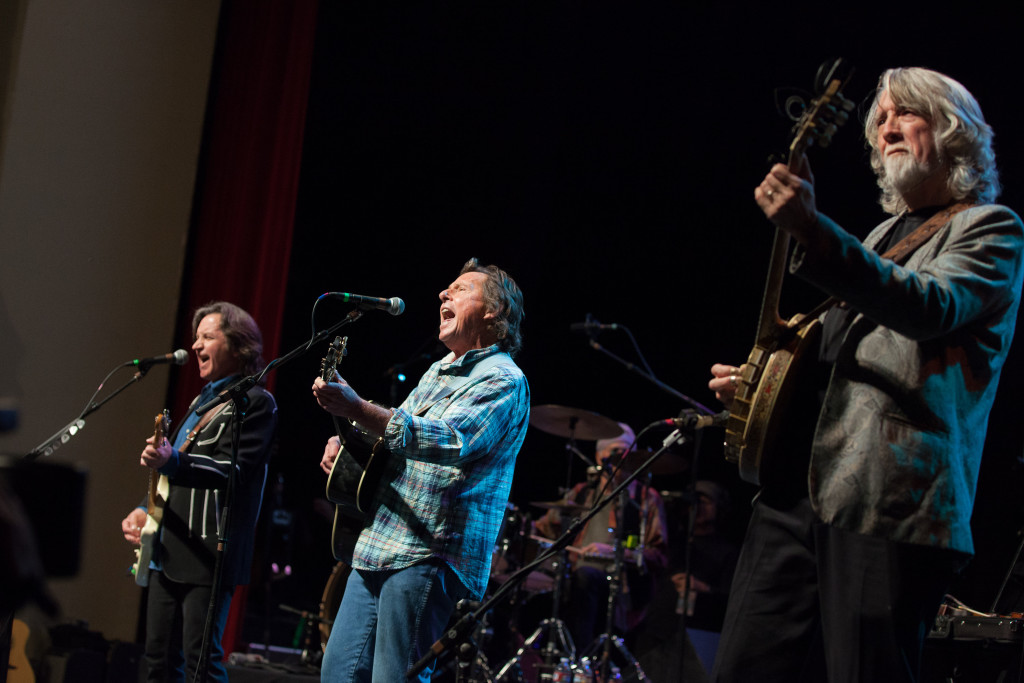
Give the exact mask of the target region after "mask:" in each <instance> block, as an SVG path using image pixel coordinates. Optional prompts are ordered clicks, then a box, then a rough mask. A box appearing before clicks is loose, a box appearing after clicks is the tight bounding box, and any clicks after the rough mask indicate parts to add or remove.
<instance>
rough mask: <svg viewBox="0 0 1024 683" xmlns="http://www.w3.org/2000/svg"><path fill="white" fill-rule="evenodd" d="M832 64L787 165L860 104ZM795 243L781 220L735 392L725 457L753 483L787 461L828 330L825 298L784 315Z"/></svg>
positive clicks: (797, 129) (827, 137)
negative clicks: (792, 418)
mask: <svg viewBox="0 0 1024 683" xmlns="http://www.w3.org/2000/svg"><path fill="white" fill-rule="evenodd" d="M826 66H827V65H823V67H822V70H821V71H819V79H818V80H819V87H818V92H819V93H820V94H819V95H818V97H817V98H815V99H812V100H811V103H810V106H809V107H808V108H807V109H806V110H805V111H804V113H803V115H802V116H801V117H800V118H799V120H798V121H797V122H796V124H795V125H794V127H793V138H792V142H791V143H790V145H789V150H788V165H789V169H790V171H793V172H796V169H797V166H798V165H799V163H800V159H801V157H802V155H803V153H804V151H805V150H806V149H807V148H808V147H809V146H810V145H811V144H812V143H813V144H817V145H818V146H819V147H825V146H827V145H828V144H829V142H830V141H831V139H832V135H833V134H834V133H835V132H836V130H837V129H838V127H839V126H841V125H842V124H843V123H845V122H846V121H847V120H848V119H849V112H850V111H851V110H852V109H853V102H851V101H850V100H848V99H846V97H844V96H843V94H842V88H843V87H844V86H845V84H846V82H847V81H848V80H849V74H847V75H846V77H845V78H841V77H840V76H838V75H837V74H838V73H839V72H840V71H841V70H842V69H843V67H844V65H843V64H842V63H841V60H836V61H835V62H833V63H832V64H831V66H830V67H828V68H826ZM788 250H789V234H788V233H786V232H785V231H783V230H780V229H778V228H777V229H776V230H775V239H774V242H773V244H772V252H771V257H770V260H769V266H768V277H767V281H766V283H765V289H764V296H763V298H762V301H761V315H760V320H759V322H758V329H757V338H756V340H755V342H754V348H753V350H752V351H751V352H750V355H749V356H748V358H747V362H746V363H744V364H743V366H742V367H741V368H740V375H739V382H738V384H737V387H736V396H735V398H734V399H733V403H732V405H731V406H730V409H729V418H728V421H727V422H726V425H725V457H726V459H727V460H729V461H731V462H735V463H737V465H738V467H739V474H740V478H741V479H743V480H744V481H747V482H750V483H752V484H764V483H765V482H766V479H768V478H771V477H773V476H776V475H778V474H781V473H782V470H783V469H785V462H784V455H783V454H781V453H778V452H776V451H777V450H778V449H776V446H777V443H778V441H779V437H780V435H781V434H783V433H786V432H787V431H788V430H789V427H788V426H787V423H786V417H787V416H786V412H785V411H786V408H787V406H788V404H789V403H790V401H791V400H792V399H793V397H794V394H795V392H796V391H797V387H798V386H800V385H801V384H802V383H803V382H804V381H805V378H806V367H807V365H809V364H808V363H803V361H804V359H805V358H806V357H807V356H811V357H812V358H813V357H814V355H815V353H816V352H815V348H816V346H817V345H818V342H819V339H820V338H821V323H820V322H819V320H818V314H820V313H821V312H822V310H823V307H822V306H819V307H818V308H817V309H815V311H813V312H812V313H809V314H807V315H802V314H797V315H795V316H793V317H792V318H790V319H789V320H783V319H782V317H781V316H780V315H779V297H780V294H781V292H782V278H783V275H784V273H785V267H786V260H787V256H788ZM808 349H810V351H808Z"/></svg>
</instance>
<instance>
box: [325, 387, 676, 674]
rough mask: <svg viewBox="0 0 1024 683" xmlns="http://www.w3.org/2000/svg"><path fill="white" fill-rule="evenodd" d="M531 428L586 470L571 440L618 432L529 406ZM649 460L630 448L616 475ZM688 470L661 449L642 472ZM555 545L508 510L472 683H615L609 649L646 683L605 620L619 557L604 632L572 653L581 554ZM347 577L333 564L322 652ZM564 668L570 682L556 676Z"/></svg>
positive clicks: (576, 510) (547, 504)
mask: <svg viewBox="0 0 1024 683" xmlns="http://www.w3.org/2000/svg"><path fill="white" fill-rule="evenodd" d="M530 426H532V427H536V428H537V429H539V430H541V431H543V432H546V433H547V434H550V435H553V436H556V437H560V438H563V439H566V451H567V453H569V454H570V455H569V460H570V465H571V459H572V457H573V456H574V455H575V456H578V457H579V458H581V459H582V460H583V461H585V462H587V463H588V465H590V466H593V465H594V463H593V462H592V461H591V459H590V458H589V457H588V456H586V455H585V454H583V453H582V452H580V451H579V450H578V449H577V447H576V441H577V440H584V441H597V440H600V439H610V438H614V437H617V436H619V435H621V434H622V427H621V426H620V425H619V424H618V423H617V422H615V421H614V420H612V419H610V418H607V417H604V416H602V415H600V414H598V413H594V412H591V411H587V410H581V409H577V408H570V407H566V406H560V405H541V406H533V407H532V408H531V414H530ZM653 453H654V452H653V450H650V449H644V448H633V449H631V450H630V451H629V452H628V453H626V455H625V456H624V457H623V461H622V467H623V469H628V470H630V471H635V470H636V469H637V468H639V467H640V466H642V465H644V464H647V463H648V460H649V459H650V457H651V456H652V455H653ZM688 465H689V461H688V459H687V458H686V457H684V455H683V454H682V453H681V452H680V451H679V450H678V449H676V450H672V449H666V450H665V451H664V452H663V453H662V454H661V455H660V456H659V457H658V458H657V459H656V460H655V461H654V462H653V463H650V464H648V467H647V471H648V472H650V473H651V474H656V475H663V474H677V473H681V472H684V471H685V470H686V469H687V467H688ZM529 505H530V507H532V508H535V509H536V510H538V511H542V512H541V513H546V512H552V511H553V512H555V513H557V514H558V515H560V516H561V518H563V519H571V518H578V517H581V516H582V515H583V514H584V513H587V512H588V511H589V510H590V508H589V507H588V506H586V505H581V504H578V503H574V502H571V501H566V500H557V501H538V502H533V503H530V504H529ZM553 543H554V541H553V540H551V539H548V538H546V537H543V536H540V535H538V534H537V533H536V530H535V528H534V524H533V521H532V520H531V518H530V515H528V514H527V513H526V512H524V511H523V510H521V509H520V508H519V507H518V506H516V505H514V504H512V503H508V504H507V505H506V508H505V515H504V519H503V521H502V526H501V529H500V532H499V536H498V540H497V542H496V544H495V547H494V552H493V555H492V558H491V575H490V590H489V592H494V591H495V590H497V589H499V588H503V587H504V588H505V589H506V590H507V593H506V590H503V591H502V593H503V594H506V597H503V598H502V600H501V601H500V602H497V603H495V606H494V609H493V610H492V611H491V612H489V613H488V614H487V615H486V616H485V617H484V619H483V620H482V623H481V627H480V628H479V629H478V630H477V633H476V635H475V640H476V641H477V642H478V643H479V644H480V646H481V651H480V653H479V655H478V656H477V659H476V666H475V667H474V672H475V673H474V674H473V677H472V678H471V680H473V681H482V682H485V683H490V682H492V681H493V682H498V681H510V682H517V683H535V682H536V683H539V682H541V681H554V680H566V681H570V680H571V681H577V680H586V681H605V680H613V679H615V678H616V676H618V669H617V668H616V667H615V666H614V663H613V661H612V657H611V650H613V649H614V650H615V651H616V652H617V655H616V656H615V657H614V660H615V661H617V662H619V663H621V664H623V666H625V667H627V669H628V670H629V672H631V673H632V678H631V680H647V678H646V676H645V675H644V673H643V670H642V669H641V668H640V664H639V663H638V662H637V661H636V659H635V658H634V657H633V656H632V654H630V653H629V651H628V650H627V649H626V646H625V644H624V643H623V640H622V638H621V637H619V636H617V635H615V634H613V633H612V629H613V626H612V617H611V615H612V613H613V611H614V603H615V601H616V600H617V598H618V594H619V592H620V591H619V581H620V578H619V577H620V576H621V573H622V569H623V566H622V556H623V553H622V552H619V551H617V552H616V553H615V557H614V558H613V559H614V560H615V561H614V563H613V564H611V565H609V567H610V568H609V575H608V581H609V585H610V588H611V590H610V591H609V596H608V610H607V615H608V619H607V624H606V628H605V632H604V633H603V634H601V636H600V637H599V638H598V639H597V640H596V641H595V642H594V643H592V644H591V645H589V646H587V647H585V648H583V649H579V650H578V649H577V647H576V644H575V643H574V642H573V638H572V635H571V634H570V632H569V629H568V627H567V625H566V623H565V621H563V619H562V618H561V617H560V611H561V610H562V609H563V606H564V605H563V603H564V602H565V600H564V598H565V595H566V592H567V585H568V584H567V582H568V581H569V580H570V571H569V570H570V563H569V558H568V552H567V551H570V550H576V551H578V550H579V549H578V548H572V547H571V546H565V547H563V548H562V549H560V550H557V551H555V550H552V545H553ZM616 545H617V546H618V547H619V548H620V549H621V547H622V542H621V539H617V542H616ZM542 557H543V561H541V562H540V563H539V564H537V566H536V567H534V568H532V569H531V570H530V571H529V572H528V573H526V576H525V577H518V578H517V579H516V583H515V585H513V586H509V587H506V586H504V584H506V583H507V582H509V581H510V580H512V577H513V576H514V575H516V576H518V570H520V569H523V568H524V567H527V566H528V565H531V564H534V563H536V562H537V560H538V559H539V558H542ZM349 572H350V569H349V567H348V566H347V565H345V564H344V563H343V562H339V563H338V565H337V566H336V567H335V569H334V572H333V573H332V574H331V577H330V579H329V580H328V582H327V586H326V587H325V589H324V593H323V597H322V599H321V602H320V613H319V615H318V618H317V619H316V621H317V622H318V624H319V632H320V642H321V646H322V647H326V645H327V639H328V637H329V636H330V632H331V627H332V624H333V619H334V615H335V614H336V613H337V610H338V607H339V605H340V604H341V597H342V593H343V591H344V586H345V581H346V580H347V577H348V574H349ZM549 603H550V604H549ZM538 609H546V610H547V614H546V616H541V614H539V613H538ZM530 628H533V630H532V632H531V633H529V634H528V635H526V634H525V632H526V631H527V630H529V629H530ZM517 646H518V647H517ZM513 648H515V650H514V651H513ZM489 660H490V661H489ZM492 662H494V663H492ZM497 662H501V663H500V664H497ZM591 663H593V669H591ZM566 666H567V667H568V671H569V673H568V674H566V673H565V672H564V671H563V670H562V669H564V668H565V667H566ZM584 670H586V671H587V672H589V673H587V674H586V676H583V677H581V675H580V673H579V672H583V671H584ZM613 670H614V673H613ZM574 672H577V673H575V674H574ZM574 675H575V676H576V677H573V676H574ZM566 676H568V677H566Z"/></svg>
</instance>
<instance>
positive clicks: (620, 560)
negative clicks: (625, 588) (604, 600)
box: [583, 489, 648, 681]
mask: <svg viewBox="0 0 1024 683" xmlns="http://www.w3.org/2000/svg"><path fill="white" fill-rule="evenodd" d="M619 496H621V498H620V503H619V506H618V512H617V515H618V519H617V520H616V524H615V552H614V553H613V558H612V559H613V562H612V565H611V567H610V568H609V569H608V571H607V577H608V604H607V609H606V610H605V623H604V633H602V634H601V635H599V636H598V637H597V638H596V639H595V640H594V642H593V643H591V644H590V645H589V646H588V647H587V648H586V649H585V650H584V651H583V657H590V658H591V659H592V660H593V661H594V662H595V665H594V671H595V673H596V674H597V678H598V680H601V681H610V680H613V679H612V648H613V647H614V648H615V650H616V651H617V652H618V653H619V655H620V656H621V657H622V659H623V660H624V661H625V662H626V664H627V665H628V666H629V667H630V668H632V670H633V672H634V673H635V675H636V678H635V680H637V681H646V680H648V678H647V675H646V674H645V673H644V670H643V668H642V667H641V666H640V662H638V661H637V660H636V657H634V656H633V653H632V652H630V651H629V648H627V647H626V643H625V641H624V640H623V639H622V638H621V637H619V636H615V635H613V634H612V629H613V628H614V626H615V603H616V602H617V601H618V598H619V593H620V592H621V590H622V573H623V569H624V567H625V555H626V546H625V543H624V542H623V539H622V533H623V519H622V518H623V514H622V511H623V510H624V508H625V506H626V505H628V504H629V500H628V495H627V493H626V490H625V489H623V490H622V491H621V493H619ZM609 497H610V496H609ZM641 519H643V515H641ZM641 534H643V529H642V528H641ZM639 552H642V551H639ZM637 558H638V563H639V562H640V561H641V560H642V555H641V554H639V553H638V555H637Z"/></svg>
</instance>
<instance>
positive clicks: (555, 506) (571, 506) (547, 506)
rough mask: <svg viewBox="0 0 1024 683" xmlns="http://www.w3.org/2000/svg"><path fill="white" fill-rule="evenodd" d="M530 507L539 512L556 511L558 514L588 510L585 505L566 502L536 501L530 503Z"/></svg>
mask: <svg viewBox="0 0 1024 683" xmlns="http://www.w3.org/2000/svg"><path fill="white" fill-rule="evenodd" d="M530 505H532V506H533V507H535V508H540V509H541V510H558V511H559V512H581V511H583V510H587V509H588V508H587V506H586V505H580V504H579V503H571V502H569V501H567V500H551V501H538V502H536V503H530Z"/></svg>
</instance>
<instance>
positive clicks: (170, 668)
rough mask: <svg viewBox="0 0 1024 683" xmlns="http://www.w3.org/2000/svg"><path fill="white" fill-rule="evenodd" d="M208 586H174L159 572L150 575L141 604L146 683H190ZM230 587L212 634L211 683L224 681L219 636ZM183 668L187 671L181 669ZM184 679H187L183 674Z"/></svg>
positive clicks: (200, 643)
mask: <svg viewBox="0 0 1024 683" xmlns="http://www.w3.org/2000/svg"><path fill="white" fill-rule="evenodd" d="M212 588H213V587H212V586H197V585H195V584H189V583H177V582H175V581H172V580H171V579H168V578H167V577H166V576H165V575H164V573H163V572H159V571H154V572H153V573H152V574H151V575H150V582H149V595H148V598H147V601H146V647H145V657H146V667H147V670H148V673H147V676H146V680H147V681H148V682H149V683H169V682H177V683H183V682H184V681H185V680H189V681H191V680H193V676H194V674H195V670H196V667H197V666H198V664H199V654H200V652H201V651H202V648H203V632H204V629H205V627H206V616H207V612H208V610H209V608H210V594H211V592H212ZM233 593H234V587H230V588H227V589H225V590H224V591H223V594H222V595H221V599H220V601H219V602H218V609H217V612H216V618H215V620H214V624H213V630H212V634H213V635H212V643H211V646H210V668H209V672H210V677H209V680H211V681H224V682H225V683H226V681H227V680H228V674H227V670H226V669H225V668H224V662H223V661H222V660H223V659H224V648H223V647H222V646H221V642H220V639H221V636H222V635H223V634H224V626H225V625H226V624H227V620H228V611H229V608H230V607H231V596H232V594H233ZM186 666H187V669H186V668H185V667H186ZM186 671H187V672H188V677H187V679H186V673H185V672H186Z"/></svg>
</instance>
